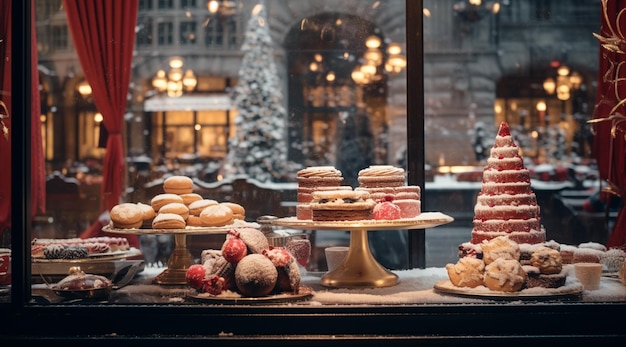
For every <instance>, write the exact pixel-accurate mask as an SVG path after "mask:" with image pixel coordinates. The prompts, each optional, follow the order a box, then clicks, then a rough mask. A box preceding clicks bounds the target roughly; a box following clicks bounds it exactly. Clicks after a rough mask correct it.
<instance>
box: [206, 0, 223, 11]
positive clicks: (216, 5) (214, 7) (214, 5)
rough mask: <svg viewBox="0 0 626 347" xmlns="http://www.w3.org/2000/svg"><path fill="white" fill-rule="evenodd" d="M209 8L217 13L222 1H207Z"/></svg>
mask: <svg viewBox="0 0 626 347" xmlns="http://www.w3.org/2000/svg"><path fill="white" fill-rule="evenodd" d="M207 9H208V10H209V12H210V13H213V14H215V13H217V11H218V10H219V9H220V3H219V1H217V0H209V2H208V3H207Z"/></svg>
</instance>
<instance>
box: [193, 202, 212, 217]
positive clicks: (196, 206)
mask: <svg viewBox="0 0 626 347" xmlns="http://www.w3.org/2000/svg"><path fill="white" fill-rule="evenodd" d="M217 204H218V202H217V201H215V200H211V199H202V200H198V201H194V202H192V203H191V204H189V206H188V207H189V214H190V215H193V216H200V212H202V210H204V209H205V208H207V207H209V206H211V205H217Z"/></svg>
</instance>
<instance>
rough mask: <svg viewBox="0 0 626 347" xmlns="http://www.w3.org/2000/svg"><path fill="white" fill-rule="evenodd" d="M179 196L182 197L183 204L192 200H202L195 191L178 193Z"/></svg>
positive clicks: (187, 203)
mask: <svg viewBox="0 0 626 347" xmlns="http://www.w3.org/2000/svg"><path fill="white" fill-rule="evenodd" d="M180 197H181V198H182V199H183V204H185V205H187V206H189V204H191V203H192V202H194V201H198V200H202V195H200V194H197V193H187V194H180Z"/></svg>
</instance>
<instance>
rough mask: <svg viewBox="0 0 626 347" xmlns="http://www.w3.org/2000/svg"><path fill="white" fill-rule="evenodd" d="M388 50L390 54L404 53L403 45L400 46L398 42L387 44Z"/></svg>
mask: <svg viewBox="0 0 626 347" xmlns="http://www.w3.org/2000/svg"><path fill="white" fill-rule="evenodd" d="M387 52H388V53H389V54H390V55H396V54H400V53H402V47H400V44H398V43H390V44H389V46H387Z"/></svg>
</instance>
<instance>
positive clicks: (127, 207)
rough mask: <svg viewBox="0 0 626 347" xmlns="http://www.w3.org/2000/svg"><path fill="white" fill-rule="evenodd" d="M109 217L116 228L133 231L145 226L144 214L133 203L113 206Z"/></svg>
mask: <svg viewBox="0 0 626 347" xmlns="http://www.w3.org/2000/svg"><path fill="white" fill-rule="evenodd" d="M109 216H110V218H111V222H112V223H113V227H114V228H120V229H132V228H139V227H140V226H141V225H142V224H143V212H142V210H141V209H140V208H139V207H138V206H137V204H133V203H129V202H126V203H122V204H118V205H115V206H113V208H111V211H109Z"/></svg>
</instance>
